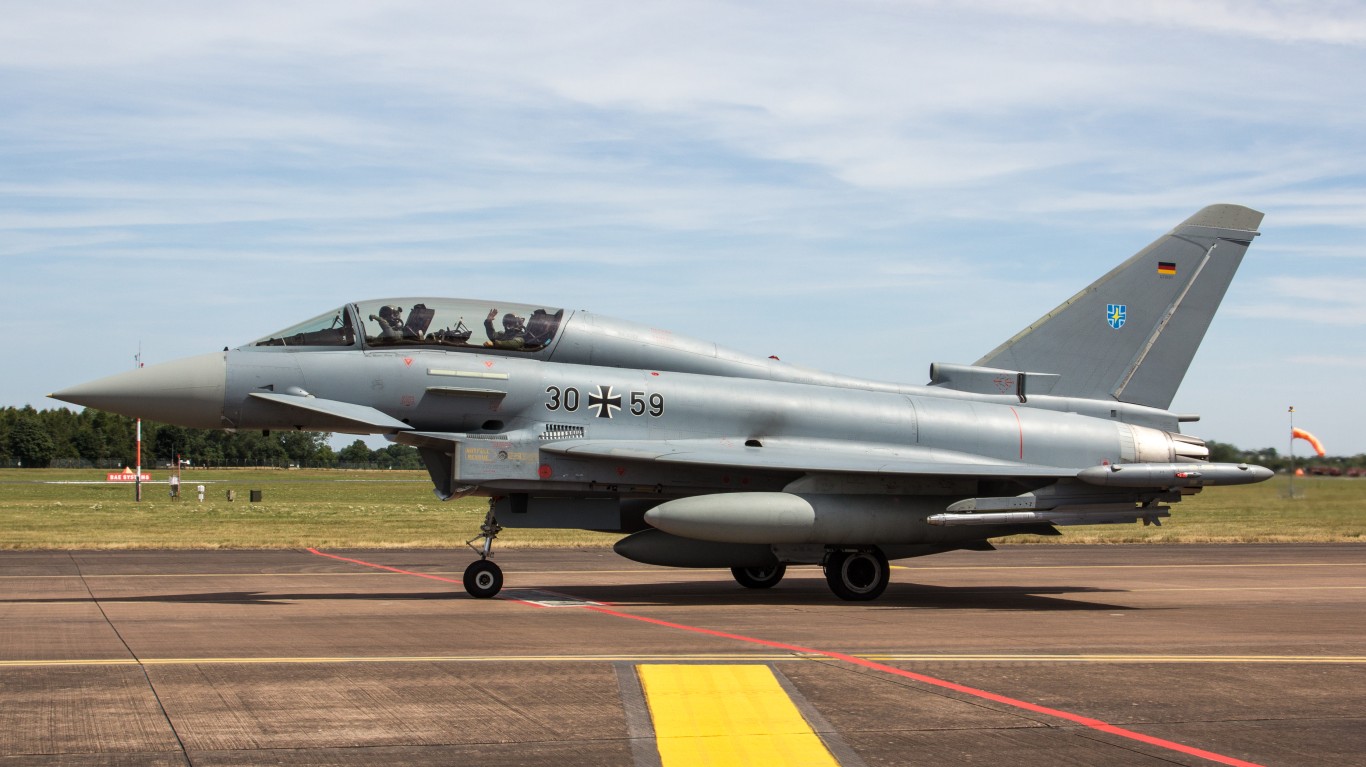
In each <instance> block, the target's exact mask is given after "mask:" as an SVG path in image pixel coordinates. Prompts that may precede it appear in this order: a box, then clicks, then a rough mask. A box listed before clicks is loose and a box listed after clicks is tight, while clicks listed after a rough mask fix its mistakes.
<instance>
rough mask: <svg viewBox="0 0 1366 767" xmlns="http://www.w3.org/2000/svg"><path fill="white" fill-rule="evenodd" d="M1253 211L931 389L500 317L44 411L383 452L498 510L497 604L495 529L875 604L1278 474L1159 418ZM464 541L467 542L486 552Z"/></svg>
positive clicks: (487, 582) (386, 336) (288, 341)
mask: <svg viewBox="0 0 1366 767" xmlns="http://www.w3.org/2000/svg"><path fill="white" fill-rule="evenodd" d="M1261 220H1262V214H1261V213H1259V212H1257V211H1254V210H1250V209H1248V208H1244V207H1239V206H1235V205H1213V206H1210V207H1207V208H1205V209H1203V210H1201V211H1200V212H1198V213H1196V214H1195V215H1193V216H1191V217H1190V218H1188V219H1186V221H1184V222H1183V223H1181V224H1180V225H1179V226H1177V227H1176V228H1175V229H1173V230H1172V231H1171V232H1169V233H1167V234H1165V235H1163V236H1162V237H1160V238H1159V239H1158V240H1157V241H1156V242H1154V243H1153V244H1152V245H1149V246H1148V247H1147V248H1144V249H1143V250H1142V251H1140V252H1139V253H1138V254H1137V255H1134V256H1133V257H1131V258H1129V259H1128V260H1127V261H1125V262H1123V263H1122V264H1120V265H1119V266H1117V267H1115V268H1114V269H1113V270H1111V271H1110V272H1109V273H1108V274H1106V275H1104V276H1103V277H1101V278H1100V279H1098V280H1096V281H1095V282H1094V283H1092V284H1091V285H1089V286H1088V287H1086V288H1085V289H1084V290H1082V291H1081V292H1079V293H1077V294H1076V295H1074V296H1072V297H1071V298H1069V299H1067V300H1066V301H1064V302H1063V303H1062V304H1061V305H1060V306H1058V307H1057V308H1056V309H1054V310H1053V311H1051V312H1049V313H1047V314H1045V315H1044V316H1043V317H1041V318H1039V319H1038V320H1037V321H1036V322H1034V323H1033V324H1031V325H1029V327H1027V328H1025V329H1024V330H1021V331H1020V332H1019V333H1017V334H1015V335H1014V336H1012V337H1011V338H1010V339H1009V340H1007V341H1006V342H1005V343H1003V344H1001V345H1000V346H999V347H997V348H995V349H993V350H991V351H990V352H988V353H987V354H986V355H985V356H983V357H982V358H981V359H979V360H977V361H976V362H974V363H972V364H971V365H967V364H947V363H935V364H932V365H931V366H930V375H929V378H930V380H929V382H928V383H927V384H926V385H924V386H910V385H901V384H891V383H879V382H875V381H866V380H861V379H857V378H851V377H846V376H840V375H834V374H829V373H823V372H819V371H814V370H809V369H804V368H799V367H793V366H790V365H787V364H784V363H782V362H780V361H778V360H776V359H772V358H764V357H758V356H752V355H749V354H744V353H741V352H737V351H732V350H729V349H725V348H722V347H720V346H717V345H715V344H712V343H706V342H703V341H699V340H695V339H691V338H687V337H684V336H680V335H675V334H673V333H670V332H667V331H664V330H659V329H656V328H653V327H650V326H648V325H640V324H635V323H631V322H625V321H621V320H615V319H610V318H607V317H603V316H600V315H596V314H590V313H589V312H586V311H571V310H566V309H564V308H560V307H552V306H538V305H524V304H514V303H507V302H503V301H482V300H471V299H450V298H390V299H382V300H374V301H361V302H358V303H353V304H347V305H345V306H342V307H340V308H338V309H334V310H332V311H329V312H325V313H323V314H321V315H319V316H317V317H315V318H313V319H310V320H307V321H305V322H302V323H300V324H298V325H294V326H292V327H289V328H286V329H284V330H281V331H280V332H278V333H272V334H271V335H269V336H267V337H265V338H262V339H260V340H257V341H253V342H251V343H248V344H246V345H244V346H240V347H238V348H236V349H224V351H222V352H215V353H213V354H206V355H203V356H197V357H190V358H187V359H182V360H178V361H174V362H168V363H165V364H161V365H155V366H151V367H147V368H143V369H139V370H134V371H129V372H126V373H122V374H119V375H114V376H110V377H108V378H103V379H100V380H97V381H93V382H91V383H87V384H82V385H79V386H74V387H71V388H69V389H65V390H63V391H59V392H57V393H55V394H53V395H52V396H53V397H54V398H56V399H60V400H64V401H66V402H70V403H74V404H77V405H84V406H88V407H93V408H98V409H100V410H107V411H110V412H113V413H120V414H123V415H127V416H136V417H142V418H149V419H155V420H157V421H162V422H167V423H172V424H178V425H181V426H188V427H196V428H204V429H261V430H284V429H299V430H308V431H327V432H343V433H348V434H382V435H384V436H385V437H387V438H388V439H390V440H392V441H394V442H397V443H400V444H404V445H411V446H413V447H416V448H417V449H418V451H420V453H421V456H422V460H423V461H424V463H425V465H426V468H427V471H428V472H429V474H430V475H431V480H432V483H433V484H434V485H435V490H436V494H437V496H438V497H440V498H441V499H442V500H449V499H453V498H461V497H464V496H471V495H474V496H482V497H487V498H488V500H489V506H488V513H487V516H486V517H485V519H484V523H483V525H482V527H481V528H480V530H479V534H478V535H476V536H475V537H474V538H473V539H471V543H473V542H474V541H482V544H481V545H480V546H479V547H478V548H476V549H475V550H476V552H477V553H478V554H479V558H478V559H477V560H475V561H473V562H472V563H471V564H470V565H469V568H468V569H467V570H466V571H465V578H464V585H465V589H466V590H467V591H468V592H469V593H470V594H471V595H472V596H475V597H485V598H486V597H492V596H494V595H495V594H497V593H498V591H499V590H500V589H501V588H502V585H503V575H502V572H501V570H500V569H499V568H498V566H497V565H496V564H495V563H494V562H493V561H492V560H491V559H489V555H490V553H491V544H492V543H493V541H494V538H495V537H496V536H497V535H498V533H499V532H500V531H501V530H502V529H503V528H507V527H516V528H522V527H541V528H582V529H588V530H601V531H610V532H617V533H624V534H628V535H625V536H624V537H623V538H622V539H621V540H620V541H619V542H618V543H617V544H616V547H615V548H616V551H617V553H618V554H620V555H622V556H624V557H627V558H628V559H633V560H635V561H638V562H644V563H648V564H652V565H665V566H673V567H710V568H727V567H728V568H730V569H731V572H732V573H733V574H734V577H735V580H736V581H738V582H739V584H740V585H742V586H745V587H748V588H760V589H761V588H768V587H771V586H774V585H775V584H777V583H778V582H779V581H780V580H781V579H782V578H783V575H784V572H785V570H786V566H787V565H790V564H819V565H821V566H823V568H824V572H825V577H826V580H827V581H828V583H829V586H830V589H831V590H832V591H833V592H834V593H835V594H836V595H837V596H839V597H840V598H842V599H847V600H871V599H875V598H877V597H878V596H879V595H880V594H881V593H882V592H883V590H884V589H885V588H886V587H887V583H888V576H889V574H890V568H889V566H888V561H889V560H897V559H903V558H906V557H917V556H923V555H926V554H934V553H938V552H943V551H951V550H954V549H974V550H988V549H991V544H990V543H989V542H988V539H991V538H998V537H1002V536H1010V535H1019V534H1035V535H1039V534H1042V535H1057V534H1059V533H1058V530H1057V528H1058V527H1061V526H1066V525H1091V524H1101V523H1135V522H1142V523H1143V524H1145V525H1146V524H1160V520H1161V519H1162V518H1163V517H1167V516H1168V515H1169V513H1170V506H1169V504H1173V503H1176V502H1178V501H1180V500H1181V499H1182V497H1184V496H1186V495H1191V494H1194V493H1198V492H1200V491H1201V490H1202V489H1203V488H1205V487H1206V486H1209V485H1239V484H1248V483H1252V482H1260V481H1263V480H1266V479H1268V478H1270V477H1271V476H1272V473H1271V471H1269V470H1267V469H1265V468H1262V467H1257V466H1248V465H1245V464H1226V463H1210V462H1209V460H1208V458H1209V451H1208V449H1207V448H1206V446H1205V443H1204V442H1203V441H1202V440H1200V439H1198V438H1196V437H1192V436H1188V435H1186V434H1183V433H1182V432H1181V430H1180V428H1181V423H1183V422H1187V421H1194V420H1196V416H1191V415H1181V414H1178V413H1174V412H1171V411H1170V410H1169V408H1170V406H1171V402H1172V398H1173V396H1174V395H1175V393H1176V390H1177V387H1178V386H1179V385H1180V384H1181V379H1182V378H1183V377H1184V375H1185V372H1186V369H1187V367H1188V366H1189V365H1190V362H1191V359H1192V357H1193V356H1194V355H1195V351H1196V348H1197V347H1198V346H1199V344H1200V341H1201V339H1202V338H1203V337H1204V334H1205V331H1206V329H1207V328H1208V327H1209V323H1210V321H1211V319H1212V318H1213V316H1214V312H1215V310H1216V309H1217V308H1218V306H1219V302H1220V301H1221V300H1222V298H1223V296H1224V292H1225V290H1226V289H1227V288H1228V285H1229V282H1230V281H1231V280H1232V278H1233V275H1234V272H1235V271H1236V270H1237V268H1238V265H1239V263H1240V262H1241V261H1242V258H1243V254H1244V253H1245V252H1246V250H1247V248H1248V245H1249V244H1250V242H1251V240H1252V238H1253V237H1255V236H1257V234H1258V232H1257V231H1256V230H1257V226H1258V225H1259V224H1260V223H1261ZM471 532H473V531H471Z"/></svg>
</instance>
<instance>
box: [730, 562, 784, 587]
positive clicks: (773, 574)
mask: <svg viewBox="0 0 1366 767" xmlns="http://www.w3.org/2000/svg"><path fill="white" fill-rule="evenodd" d="M785 573H787V565H772V566H770V567H732V568H731V569H730V574H731V575H733V576H735V581H736V583H739V584H740V585H741V586H744V587H745V588H747V589H771V588H773V587H774V586H777V585H778V581H781V580H782V579H783V575H784V574H785Z"/></svg>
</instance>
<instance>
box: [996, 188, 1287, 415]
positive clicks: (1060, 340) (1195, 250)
mask: <svg viewBox="0 0 1366 767" xmlns="http://www.w3.org/2000/svg"><path fill="white" fill-rule="evenodd" d="M1261 221H1262V214H1261V213H1259V212H1257V211H1255V210H1252V209H1251V208H1244V207H1241V206H1238V205H1211V206H1209V207H1207V208H1205V209H1203V210H1201V211H1200V212H1199V213H1196V214H1195V215H1193V216H1191V217H1190V218H1188V219H1186V220H1185V221H1184V222H1182V223H1181V224H1180V225H1179V226H1177V227H1176V228H1175V229H1173V230H1171V231H1170V232H1168V233H1167V234H1165V235H1163V236H1162V237H1159V238H1158V239H1157V241H1156V242H1154V243H1153V244H1151V245H1149V246H1148V247H1146V248H1144V249H1143V250H1141V251H1139V252H1138V253H1137V254H1136V255H1134V256H1133V257H1132V258H1130V259H1129V260H1127V261H1125V262H1124V263H1122V264H1120V265H1119V266H1117V267H1115V268H1114V269H1113V270H1111V271H1110V273H1109V274H1106V275H1105V276H1104V277H1101V278H1100V279H1099V280H1096V281H1095V282H1093V283H1091V285H1090V286H1088V287H1087V288H1086V289H1084V290H1082V291H1081V292H1080V293H1078V294H1076V295H1075V296H1072V297H1071V298H1069V299H1067V300H1066V301H1064V302H1063V303H1062V305H1061V306H1059V307H1058V308H1056V309H1054V310H1053V311H1051V312H1049V313H1048V314H1045V315H1044V316H1043V317H1040V318H1039V319H1038V320H1036V321H1035V322H1034V323H1033V324H1031V325H1030V326H1029V327H1027V328H1025V329H1024V330H1022V331H1020V332H1019V333H1017V334H1016V335H1015V336H1014V337H1013V338H1011V339H1010V340H1009V341H1006V342H1005V343H1003V344H1001V345H1000V346H998V347H996V349H994V350H993V351H991V352H990V353H989V354H987V355H986V356H985V357H983V358H982V359H980V360H978V361H977V362H976V363H975V364H976V365H978V366H982V367H990V368H1003V369H1007V370H1028V371H1033V372H1038V373H1056V374H1058V375H1059V376H1060V379H1059V380H1058V382H1057V385H1056V386H1054V387H1053V390H1052V391H1051V392H1050V393H1051V394H1054V395H1059V396H1065V397H1085V398H1089V399H1115V400H1119V401H1121V402H1130V403H1134V404H1139V405H1149V406H1152V407H1158V408H1163V409H1166V408H1168V407H1170V406H1171V401H1172V398H1173V397H1174V396H1176V390H1177V388H1178V387H1179V386H1180V385H1181V380H1182V379H1183V378H1184V377H1185V375H1186V369H1187V368H1188V367H1190V363H1191V359H1192V358H1193V357H1194V356H1195V350H1196V349H1197V348H1198V347H1199V346H1200V341H1201V340H1202V339H1203V338H1204V337H1205V331H1206V330H1207V329H1208V328H1209V324H1210V321H1211V320H1212V319H1214V312H1215V310H1216V309H1218V308H1219V302H1220V301H1222V300H1223V298H1224V292H1225V291H1226V290H1227V289H1228V285H1229V282H1230V281H1232V280H1233V275H1234V273H1235V272H1236V271H1237V270H1238V265H1239V264H1240V263H1242V260H1243V254H1244V253H1245V252H1246V251H1247V248H1248V245H1249V244H1251V242H1252V238H1253V237H1256V236H1257V235H1258V232H1257V226H1258V225H1259V224H1260V223H1261Z"/></svg>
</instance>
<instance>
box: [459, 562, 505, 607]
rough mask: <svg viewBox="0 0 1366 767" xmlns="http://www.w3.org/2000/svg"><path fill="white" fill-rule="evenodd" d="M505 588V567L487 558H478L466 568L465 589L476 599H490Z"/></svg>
mask: <svg viewBox="0 0 1366 767" xmlns="http://www.w3.org/2000/svg"><path fill="white" fill-rule="evenodd" d="M502 590H503V569H502V568H500V567H499V566H498V565H495V564H494V563H492V562H490V561H489V560H487V559H476V560H474V561H473V562H471V563H470V566H469V567H466V568H465V591H466V592H467V593H469V595H470V596H472V597H474V598H475V599H488V598H490V597H492V596H494V595H496V594H497V593H498V592H499V591H502Z"/></svg>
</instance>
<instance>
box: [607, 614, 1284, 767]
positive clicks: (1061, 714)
mask: <svg viewBox="0 0 1366 767" xmlns="http://www.w3.org/2000/svg"><path fill="white" fill-rule="evenodd" d="M584 609H586V610H592V611H594V612H599V613H603V614H604V615H612V616H615V617H617V618H628V619H630V620H636V621H643V622H645V623H653V624H655V625H656V626H663V627H665V628H671V629H679V630H682V631H692V632H694V633H697V634H706V635H707V636H714V637H719V638H722V639H734V640H738V641H741V642H749V643H750V644H757V645H762V646H764V647H772V648H774V649H777V650H787V651H789V652H798V653H803V654H807V655H820V656H823V657H826V658H830V659H832V660H840V661H844V662H846V663H852V664H854V665H856V666H862V667H864V668H868V669H872V670H874V671H881V672H884V673H887V674H894V675H896V676H900V677H905V678H906V679H913V680H915V681H917V682H923V683H924V684H929V685H934V686H935V687H943V688H945V689H947V690H953V691H954V692H959V693H963V694H965V695H971V696H973V697H975V698H983V699H985V700H990V701H994V702H996V703H1003V704H1005V705H1007V706H1012V707H1014V708H1020V709H1024V710H1025V711H1032V712H1034V713H1036V714H1046V715H1048V716H1052V717H1057V718H1058V719H1064V720H1066V721H1069V722H1074V723H1076V724H1080V725H1083V726H1085V727H1090V728H1091V729H1093V730H1099V731H1100V732H1106V733H1109V734H1111V735H1118V736H1120V737H1123V738H1128V739H1130V740H1136V741H1139V742H1141V743H1147V744H1148V745H1150V746H1157V747H1159V748H1165V749H1168V750H1170V751H1176V752H1179V753H1182V754H1187V755H1189V756H1198V757H1200V758H1201V759H1208V760H1210V761H1212V762H1218V763H1219V764H1227V765H1231V766H1232V767H1263V765H1260V764H1257V763H1255V762H1247V761H1243V760H1242V759H1236V758H1234V757H1231V756H1224V755H1223V754H1216V753H1214V752H1213V751H1205V750H1204V749H1200V748H1195V747H1194V746H1187V745H1183V744H1181V743H1176V742H1174V741H1170V740H1163V739H1162V738H1155V737H1153V736H1151V735H1144V734H1143V733H1141V732H1134V731H1133V730H1126V729H1124V728H1123V727H1119V726H1116V725H1113V724H1110V723H1109V722H1104V721H1101V720H1099V719H1092V718H1091V717H1087V716H1082V715H1080V714H1073V713H1071V712H1068V711H1062V710H1060V709H1056V708H1049V707H1048V706H1040V705H1039V704H1037V703H1030V702H1028V701H1023V700H1016V699H1015V698H1010V697H1007V696H1005V695H998V694H996V693H994V692H987V691H986V690H979V689H977V688H975V687H968V686H967V685H962V684H958V683H956V682H949V681H947V680H944V679H936V678H935V677H932V676H926V675H924V674H917V673H915V672H914V671H906V670H905V669H899V668H896V667H894V666H888V665H886V664H884V663H878V662H876V661H871V660H867V659H864V658H859V657H856V656H853V655H845V654H844V653H839V652H831V651H829V650H817V649H815V648H811V647H802V646H801V645H794V644H787V643H786V642H773V641H770V640H767V639H758V638H755V637H749V636H744V635H743V634H730V633H727V632H725V631H716V630H714V629H704V628H700V627H698V626H688V625H685V624H682V623H673V622H671V621H665V620H660V619H658V618H647V617H645V616H643V615H632V614H631V613H624V612H621V611H620V610H608V609H606V608H603V607H591V606H590V607H585V608H584Z"/></svg>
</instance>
